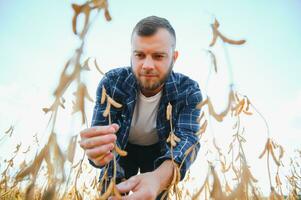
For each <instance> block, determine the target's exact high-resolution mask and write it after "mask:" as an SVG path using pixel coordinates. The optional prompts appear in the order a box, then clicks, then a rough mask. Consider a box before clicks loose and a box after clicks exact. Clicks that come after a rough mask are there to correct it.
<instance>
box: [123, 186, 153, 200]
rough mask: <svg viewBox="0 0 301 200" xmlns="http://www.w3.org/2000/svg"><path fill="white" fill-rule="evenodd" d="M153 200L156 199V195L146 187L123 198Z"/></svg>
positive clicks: (128, 199)
mask: <svg viewBox="0 0 301 200" xmlns="http://www.w3.org/2000/svg"><path fill="white" fill-rule="evenodd" d="M140 199H144V200H153V199H156V195H155V194H153V193H151V192H149V191H147V190H145V189H144V188H140V189H138V190H137V191H134V192H133V193H132V194H129V195H126V196H123V197H122V200H140Z"/></svg>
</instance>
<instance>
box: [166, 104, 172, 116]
mask: <svg viewBox="0 0 301 200" xmlns="http://www.w3.org/2000/svg"><path fill="white" fill-rule="evenodd" d="M171 116H172V106H171V104H170V103H168V105H167V108H166V119H167V120H170V119H171Z"/></svg>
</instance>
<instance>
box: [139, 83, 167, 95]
mask: <svg viewBox="0 0 301 200" xmlns="http://www.w3.org/2000/svg"><path fill="white" fill-rule="evenodd" d="M162 88H163V84H162V85H161V86H160V87H158V88H156V89H155V90H148V89H145V88H141V93H142V94H143V95H144V96H146V97H152V96H155V95H156V94H158V93H159V92H160V91H161V90H162Z"/></svg>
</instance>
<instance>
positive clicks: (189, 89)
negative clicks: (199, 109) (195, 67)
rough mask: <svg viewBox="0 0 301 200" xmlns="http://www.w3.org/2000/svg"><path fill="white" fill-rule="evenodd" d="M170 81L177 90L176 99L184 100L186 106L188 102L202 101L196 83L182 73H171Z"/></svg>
mask: <svg viewBox="0 0 301 200" xmlns="http://www.w3.org/2000/svg"><path fill="white" fill-rule="evenodd" d="M171 80H173V81H172V82H174V84H175V88H176V90H177V97H178V98H180V99H183V100H185V102H186V104H187V103H188V102H190V103H192V102H195V103H197V102H200V101H202V94H201V89H200V87H199V84H198V82H196V81H195V80H193V79H191V78H190V77H189V76H186V75H184V74H182V73H178V72H172V73H171Z"/></svg>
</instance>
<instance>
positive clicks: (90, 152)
mask: <svg viewBox="0 0 301 200" xmlns="http://www.w3.org/2000/svg"><path fill="white" fill-rule="evenodd" d="M113 149H114V144H113V143H109V144H105V145H101V146H99V147H95V148H93V149H87V150H86V154H87V156H88V158H90V159H96V158H97V157H100V156H102V155H105V154H107V152H109V151H111V150H113Z"/></svg>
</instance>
